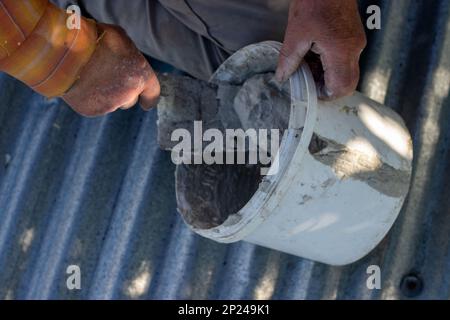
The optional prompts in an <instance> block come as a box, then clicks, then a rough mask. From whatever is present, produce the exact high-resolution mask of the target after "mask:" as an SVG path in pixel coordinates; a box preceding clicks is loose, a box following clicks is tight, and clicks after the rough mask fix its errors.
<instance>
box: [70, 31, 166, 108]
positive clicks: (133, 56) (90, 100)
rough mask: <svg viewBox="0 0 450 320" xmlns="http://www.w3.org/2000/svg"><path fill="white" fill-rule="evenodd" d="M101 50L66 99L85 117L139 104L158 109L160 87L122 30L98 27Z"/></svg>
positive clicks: (94, 54) (94, 56)
mask: <svg viewBox="0 0 450 320" xmlns="http://www.w3.org/2000/svg"><path fill="white" fill-rule="evenodd" d="M98 29H99V34H100V35H101V37H100V39H99V43H98V46H97V48H96V50H95V52H94V53H93V55H92V57H91V59H90V60H89V62H88V63H87V64H86V65H85V66H84V68H83V69H82V72H81V74H80V76H79V79H78V80H77V81H76V82H75V84H74V85H73V87H72V88H71V89H70V90H69V91H68V92H67V93H66V94H65V95H64V96H63V99H64V100H65V101H66V102H67V103H68V104H69V105H70V106H71V107H72V108H73V109H74V110H75V111H76V112H78V113H80V114H82V115H84V116H91V117H93V116H99V115H104V114H106V113H109V112H113V111H115V110H117V109H119V108H121V109H127V108H131V107H132V106H134V105H135V104H136V103H137V102H138V101H139V102H140V104H141V106H142V107H143V108H144V109H146V110H147V109H149V108H150V107H152V106H155V105H156V103H157V101H158V98H159V94H160V85H159V82H158V79H157V78H156V75H155V73H154V71H153V70H152V68H151V67H150V65H149V63H148V62H147V60H146V59H145V57H144V56H143V55H142V54H141V53H140V52H139V50H138V49H137V48H136V46H135V45H134V43H133V42H132V40H131V39H130V38H129V37H128V36H127V35H126V33H125V31H124V30H123V29H121V28H120V27H116V26H112V25H107V24H99V25H98Z"/></svg>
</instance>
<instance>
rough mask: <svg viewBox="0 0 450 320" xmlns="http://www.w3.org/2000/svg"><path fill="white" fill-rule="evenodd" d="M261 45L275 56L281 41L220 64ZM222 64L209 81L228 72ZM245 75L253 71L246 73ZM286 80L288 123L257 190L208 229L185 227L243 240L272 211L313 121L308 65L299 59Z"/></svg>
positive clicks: (214, 237) (312, 86)
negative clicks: (294, 69)
mask: <svg viewBox="0 0 450 320" xmlns="http://www.w3.org/2000/svg"><path fill="white" fill-rule="evenodd" d="M263 46H264V48H263V50H266V49H267V50H275V52H276V57H278V55H279V53H280V50H281V47H282V44H281V43H279V42H275V41H266V42H262V43H259V44H253V45H250V46H247V47H245V48H243V49H241V50H239V51H238V52H236V53H235V54H233V55H232V56H231V57H230V58H228V59H227V60H226V61H225V62H224V64H222V66H226V64H230V63H231V64H232V63H234V62H236V61H237V63H242V61H243V60H242V55H249V54H252V52H254V50H255V49H260V48H261V47H263ZM272 52H274V51H272ZM276 64H277V61H274V62H273V63H271V66H272V69H273V70H266V71H267V72H269V71H275V70H274V69H275V67H276ZM222 66H221V67H219V69H218V70H217V72H216V73H215V74H214V75H213V78H212V81H213V82H214V81H217V79H218V78H220V77H221V72H223V70H224V69H225V70H226V71H225V72H227V71H228V70H227V68H226V67H224V68H222ZM237 69H239V68H237ZM247 71H248V70H247ZM249 75H253V74H251V73H250V74H249ZM224 78H226V79H227V81H230V82H232V81H233V75H231V76H229V75H227V76H225V77H224ZM289 82H290V88H291V112H290V117H289V126H288V129H287V130H286V131H285V133H284V135H283V138H282V142H281V145H280V148H279V150H278V152H277V155H276V157H275V159H274V161H273V163H272V165H271V167H270V169H269V173H268V175H267V176H266V177H264V179H263V181H262V182H261V183H260V185H259V187H258V189H257V191H256V192H255V194H254V195H253V196H252V198H250V200H249V201H248V202H247V203H246V205H245V206H244V207H243V208H242V209H241V210H239V211H238V212H237V213H233V214H231V215H230V216H229V217H228V218H227V219H226V220H225V222H223V223H222V224H221V225H219V226H217V227H214V228H210V229H200V228H196V227H194V226H192V225H190V224H189V223H188V226H189V227H190V228H191V229H192V230H193V231H194V232H196V233H197V234H199V235H201V236H204V237H207V238H210V239H212V240H215V241H218V242H223V243H231V242H236V241H239V240H242V239H244V238H245V237H247V236H248V235H249V234H251V233H252V232H253V231H254V230H255V228H257V227H258V225H260V224H261V223H262V222H263V221H264V220H265V219H267V217H268V216H269V215H270V214H271V213H272V212H273V210H274V209H275V207H274V205H275V206H276V204H275V203H273V201H271V199H273V197H274V196H275V195H276V193H277V190H283V189H284V190H285V188H288V187H289V184H290V181H286V180H287V179H283V177H284V176H285V173H286V171H287V169H288V168H289V166H290V164H291V161H292V160H293V159H295V161H296V162H301V161H302V159H303V157H304V155H305V154H306V152H307V150H308V147H309V144H310V142H311V139H312V137H313V133H314V127H315V125H316V122H317V90H316V84H315V82H314V78H313V75H312V72H311V70H310V68H309V66H308V65H307V64H306V63H305V62H303V63H302V64H301V66H300V67H299V68H298V70H297V71H296V72H294V74H293V75H292V76H291V77H290V79H289ZM277 167H278V170H279V171H278V172H277V173H276V174H273V173H274V171H273V170H276V169H275V168H277ZM269 202H270V203H269Z"/></svg>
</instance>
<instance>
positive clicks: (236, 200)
mask: <svg viewBox="0 0 450 320" xmlns="http://www.w3.org/2000/svg"><path fill="white" fill-rule="evenodd" d="M292 85H293V84H292V80H291V88H289V85H288V86H287V87H288V95H287V97H286V99H285V102H280V101H278V102H277V105H276V106H274V107H276V108H284V109H285V110H284V116H285V117H286V121H285V124H284V128H279V129H280V133H281V134H280V140H281V141H280V146H279V149H278V153H277V157H276V159H277V160H276V161H275V163H272V165H271V166H270V170H269V172H268V173H269V174H268V175H263V174H262V172H261V169H262V167H263V166H262V165H261V164H260V163H258V164H234V165H229V164H228V165H227V164H222V165H219V164H213V165H206V164H201V165H180V166H178V167H177V171H176V181H177V204H178V209H179V212H180V213H181V215H182V216H183V219H184V220H185V221H186V223H187V224H188V225H189V226H190V227H192V228H193V229H194V230H196V231H197V232H198V233H202V231H207V232H208V231H212V232H217V231H219V232H220V231H221V230H222V231H223V227H225V228H229V227H233V225H235V226H237V225H239V224H242V223H243V222H244V221H245V220H248V219H251V218H252V216H254V215H257V214H258V213H259V210H258V208H261V207H262V205H263V204H264V202H265V201H266V200H267V198H268V197H270V195H271V194H272V193H273V191H274V190H275V188H276V186H277V185H278V183H279V182H280V181H281V179H282V177H283V175H284V173H285V171H286V169H287V168H288V167H289V164H290V162H291V160H292V158H293V156H294V154H295V153H296V151H297V149H298V148H300V146H299V144H300V141H301V139H302V137H303V128H304V125H305V121H306V118H307V103H306V98H307V90H308V88H307V85H306V83H305V81H302V80H301V79H300V80H298V79H297V82H296V83H295V84H294V85H295V86H296V91H297V98H296V99H292V93H291V91H292ZM269 112H271V110H270V108H267V109H266V110H263V111H262V114H261V115H262V116H265V113H269ZM265 129H273V128H271V127H269V126H266V127H265ZM308 145H309V141H308ZM266 171H267V170H266Z"/></svg>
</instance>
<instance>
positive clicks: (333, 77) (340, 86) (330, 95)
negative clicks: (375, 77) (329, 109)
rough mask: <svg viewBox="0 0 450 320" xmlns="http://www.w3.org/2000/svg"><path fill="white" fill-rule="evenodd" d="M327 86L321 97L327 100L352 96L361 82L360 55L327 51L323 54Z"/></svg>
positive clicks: (321, 91)
mask: <svg viewBox="0 0 450 320" xmlns="http://www.w3.org/2000/svg"><path fill="white" fill-rule="evenodd" d="M321 60H322V65H323V70H324V80H325V86H324V87H323V88H322V90H320V92H319V95H320V97H321V98H323V99H326V100H331V99H337V98H340V97H344V96H347V95H350V94H352V93H353V92H354V91H355V89H356V86H357V85H358V81H359V64H358V61H359V53H357V54H354V53H342V52H341V53H339V51H338V50H335V49H332V50H326V51H323V52H322V54H321Z"/></svg>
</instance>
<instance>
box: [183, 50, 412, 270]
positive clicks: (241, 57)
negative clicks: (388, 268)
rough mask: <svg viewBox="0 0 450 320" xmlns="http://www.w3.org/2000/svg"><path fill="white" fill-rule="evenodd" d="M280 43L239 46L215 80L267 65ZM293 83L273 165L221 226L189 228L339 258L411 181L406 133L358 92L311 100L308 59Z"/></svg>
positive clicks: (367, 237)
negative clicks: (286, 121)
mask: <svg viewBox="0 0 450 320" xmlns="http://www.w3.org/2000/svg"><path fill="white" fill-rule="evenodd" d="M280 46H281V44H279V43H277V42H263V43H260V44H256V45H251V46H248V47H246V48H244V49H242V50H240V51H239V52H237V53H236V54H234V55H233V56H232V57H230V58H229V59H228V60H227V61H226V62H225V63H224V64H223V65H222V66H221V67H220V68H219V69H218V71H217V72H216V74H215V75H214V76H213V78H212V81H213V82H218V81H225V82H229V83H242V82H243V81H245V79H246V78H248V77H249V76H251V75H252V74H255V73H260V72H264V71H273V70H274V69H275V67H276V63H277V57H278V53H279V50H280ZM261 53H262V54H261ZM290 84H291V99H292V106H291V116H290V122H289V129H288V130H286V132H285V134H284V136H283V140H282V143H281V146H280V150H279V153H278V160H279V170H278V173H277V174H275V175H269V176H267V177H265V178H264V180H263V182H262V183H261V184H260V186H259V189H258V190H257V192H256V193H255V194H254V196H253V197H252V198H251V199H250V201H249V202H248V203H247V204H246V206H245V207H244V208H242V210H240V211H239V212H238V213H236V214H233V215H231V216H230V217H229V218H228V219H227V220H226V221H225V222H224V223H223V224H222V225H220V226H218V227H215V228H212V229H207V230H203V229H196V228H194V227H192V226H191V228H192V229H193V230H194V231H195V232H196V233H198V234H200V235H202V236H204V237H207V238H209V239H212V240H215V241H218V242H224V243H230V242H235V241H239V240H244V241H248V242H251V243H254V244H257V245H261V246H264V247H268V248H272V249H276V250H280V251H283V252H286V253H290V254H293V255H296V256H300V257H303V258H307V259H311V260H315V261H319V262H323V263H327V264H330V265H345V264H348V263H351V262H354V261H356V260H358V259H360V258H362V257H363V256H365V255H366V254H368V253H369V252H370V251H371V250H372V249H373V248H374V247H375V246H376V245H377V244H378V243H379V242H380V241H381V240H382V239H383V237H384V236H385V235H386V233H387V232H388V231H389V229H390V228H391V226H392V224H393V223H394V221H395V219H396V218H397V216H398V214H399V211H400V209H401V206H402V204H403V201H404V199H405V197H406V194H407V192H408V188H409V181H410V176H411V162H412V143H411V137H410V134H409V132H408V130H407V129H406V127H405V125H404V123H403V121H402V119H401V118H400V116H399V115H397V114H396V113H395V112H394V111H392V110H391V109H389V108H387V107H385V106H383V105H381V104H379V103H377V102H375V101H373V100H371V99H369V98H367V97H365V96H364V95H362V94H360V93H358V92H356V93H355V94H354V95H352V96H350V97H345V98H342V99H339V100H336V101H333V102H323V101H318V100H317V95H316V89H315V84H314V80H313V78H312V74H311V72H310V70H309V68H308V66H307V65H306V64H303V65H302V66H301V68H300V69H299V70H298V72H297V73H296V74H294V75H293V77H292V78H291V80H290ZM301 128H303V129H302V130H300V129H301ZM312 141H313V143H311V142H312Z"/></svg>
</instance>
